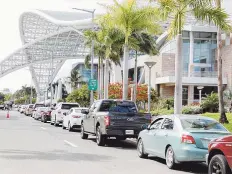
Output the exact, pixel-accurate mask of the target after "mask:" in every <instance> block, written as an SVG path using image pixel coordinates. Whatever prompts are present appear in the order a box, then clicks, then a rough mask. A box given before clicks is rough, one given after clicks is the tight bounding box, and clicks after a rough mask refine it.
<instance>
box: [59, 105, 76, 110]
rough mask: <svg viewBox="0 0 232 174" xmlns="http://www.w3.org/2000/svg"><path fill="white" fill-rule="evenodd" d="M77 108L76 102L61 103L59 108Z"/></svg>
mask: <svg viewBox="0 0 232 174" xmlns="http://www.w3.org/2000/svg"><path fill="white" fill-rule="evenodd" d="M71 108H79V105H78V104H62V106H61V109H67V110H69V109H71Z"/></svg>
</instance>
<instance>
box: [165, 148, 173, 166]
mask: <svg viewBox="0 0 232 174" xmlns="http://www.w3.org/2000/svg"><path fill="white" fill-rule="evenodd" d="M173 156H174V153H173V150H172V149H171V148H169V149H168V151H167V155H166V163H167V166H168V167H171V166H172V165H173V161H174V159H173Z"/></svg>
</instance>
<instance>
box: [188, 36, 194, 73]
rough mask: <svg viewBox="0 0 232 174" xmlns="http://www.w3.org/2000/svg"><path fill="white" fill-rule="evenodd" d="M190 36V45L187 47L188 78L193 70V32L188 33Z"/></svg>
mask: <svg viewBox="0 0 232 174" xmlns="http://www.w3.org/2000/svg"><path fill="white" fill-rule="evenodd" d="M189 35H190V45H189V70H188V76H189V77H190V76H191V75H192V73H193V70H194V65H193V57H194V36H193V31H190V32H189Z"/></svg>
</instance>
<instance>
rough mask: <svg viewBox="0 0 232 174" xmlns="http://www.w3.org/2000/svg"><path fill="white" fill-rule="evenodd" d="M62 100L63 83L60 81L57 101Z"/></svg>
mask: <svg viewBox="0 0 232 174" xmlns="http://www.w3.org/2000/svg"><path fill="white" fill-rule="evenodd" d="M59 99H62V82H61V80H58V87H57V100H59Z"/></svg>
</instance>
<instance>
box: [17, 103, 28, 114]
mask: <svg viewBox="0 0 232 174" xmlns="http://www.w3.org/2000/svg"><path fill="white" fill-rule="evenodd" d="M25 109H26V105H22V106H21V108H20V110H19V112H20V113H21V114H23V113H24V112H25Z"/></svg>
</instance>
